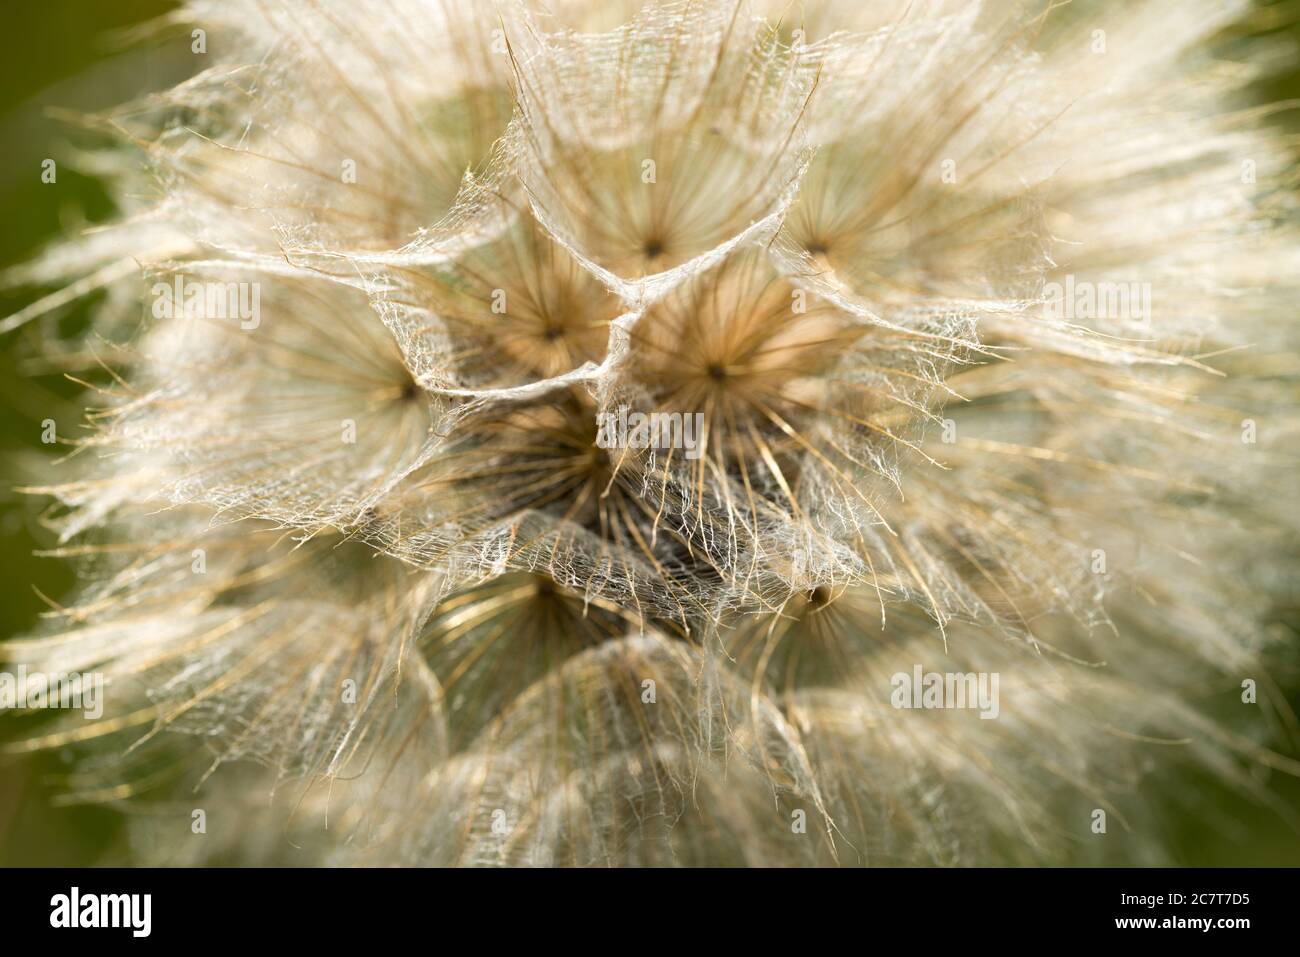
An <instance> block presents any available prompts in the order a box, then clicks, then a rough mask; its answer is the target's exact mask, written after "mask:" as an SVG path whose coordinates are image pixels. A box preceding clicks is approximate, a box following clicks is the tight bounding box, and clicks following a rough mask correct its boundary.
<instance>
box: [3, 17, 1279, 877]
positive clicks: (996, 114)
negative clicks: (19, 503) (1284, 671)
mask: <svg viewBox="0 0 1300 957" xmlns="http://www.w3.org/2000/svg"><path fill="white" fill-rule="evenodd" d="M1239 15H1240V10H1239V8H1238V5H1237V4H1235V3H1215V2H1200V0H1197V2H1195V3H1190V4H1189V3H1188V2H1187V0H1180V2H1178V3H1174V2H1172V0H1140V2H1134V3H1132V4H1123V5H1112V4H1103V3H1099V2H1098V3H1091V2H1087V3H1080V4H1076V5H1074V6H1072V7H1070V8H1068V9H1060V8H1059V7H1058V6H1054V5H1048V4H1043V5H1035V4H1031V3H1022V2H1018V0H998V2H988V3H984V4H975V3H968V2H956V0H953V2H949V0H923V2H910V3H909V2H904V0H882V2H879V3H873V4H861V3H857V2H849V0H844V2H837V0H824V2H811V0H809V2H807V3H798V2H796V3H786V2H783V0H782V2H776V0H774V2H757V3H749V2H741V0H673V2H664V3H650V2H647V3H633V2H626V3H602V2H598V0H565V2H562V3H554V4H551V3H543V2H542V0H528V2H515V0H499V2H495V3H494V2H489V0H479V2H475V3H467V2H450V0H448V2H439V0H365V2H360V3H358V2H356V0H348V2H342V0H338V2H336V0H314V2H296V0H277V2H273V3H266V2H253V0H247V2H245V0H236V2H229V0H227V2H222V3H214V2H206V0H194V2H192V3H190V5H189V6H188V7H187V8H186V9H185V11H184V12H183V13H182V14H179V15H178V16H177V20H178V22H181V21H183V22H185V23H187V24H189V23H192V24H196V25H198V26H199V27H201V28H202V29H204V30H205V31H206V33H207V37H208V39H207V51H208V52H207V53H206V54H205V56H206V57H207V65H206V67H205V68H204V69H203V70H202V71H201V72H199V73H198V74H197V75H196V76H195V77H194V78H193V79H191V80H189V81H187V82H185V83H182V84H181V85H179V86H178V87H176V88H175V89H172V90H170V91H167V92H165V93H160V94H157V95H155V96H152V97H149V98H147V99H146V100H144V101H142V102H139V103H136V104H132V105H130V106H128V107H125V108H123V109H121V110H120V111H117V112H115V113H113V114H112V115H109V116H105V117H101V118H98V120H97V121H96V122H98V124H99V125H100V126H102V127H103V128H104V129H107V130H110V131H112V133H113V134H114V135H115V136H116V137H118V138H119V140H120V146H118V147H117V148H115V149H114V150H113V151H111V152H110V153H109V155H108V158H107V159H106V160H105V168H108V169H112V170H114V171H115V172H116V174H117V176H118V181H119V182H120V184H121V187H120V197H121V205H122V209H123V215H122V218H121V220H120V221H119V222H118V223H116V224H115V225H112V226H110V227H108V228H106V229H103V230H100V231H98V232H97V233H95V234H94V235H93V236H91V237H89V238H85V239H74V240H70V241H69V242H67V243H65V244H63V245H61V246H59V247H57V248H56V249H54V250H52V251H51V252H50V253H49V254H48V255H47V256H46V257H45V258H44V259H43V260H41V261H39V262H37V263H35V264H33V265H31V266H29V267H26V269H25V270H21V271H19V273H18V274H17V277H18V278H19V279H23V280H26V281H29V282H33V283H43V284H48V285H56V284H58V283H60V282H62V283H65V284H66V285H65V286H64V287H63V288H61V289H59V290H57V291H55V292H52V293H51V294H50V295H48V296H47V297H46V298H45V299H42V300H40V301H38V302H36V303H34V304H33V306H32V307H30V308H29V309H27V310H25V311H24V312H23V313H20V314H18V315H17V316H15V317H12V318H11V319H10V320H8V321H7V322H6V325H5V328H6V329H11V328H15V327H17V326H20V325H27V324H29V323H31V322H33V321H34V320H37V319H40V318H41V317H42V316H44V315H45V314H47V313H48V312H50V311H51V310H53V309H56V308H57V307H59V306H61V305H63V304H64V303H65V302H67V301H69V300H70V299H72V298H76V297H78V296H81V295H84V294H86V293H88V292H90V291H92V290H93V289H96V288H109V289H110V291H111V293H112V294H111V295H110V296H109V297H108V298H107V299H106V300H105V302H104V304H103V306H102V307H100V308H99V309H98V311H97V313H96V316H97V318H96V323H95V327H94V329H93V331H92V333H91V335H90V337H89V338H88V339H87V340H86V343H87V346H86V350H80V349H78V348H77V347H76V346H75V344H72V345H69V344H68V343H64V342H61V341H59V340H58V339H57V328H56V327H55V326H53V325H49V324H47V323H46V321H45V320H44V319H41V321H40V323H39V324H38V325H39V326H40V327H41V328H42V329H43V330H44V332H45V333H46V334H47V335H46V337H45V338H44V340H43V343H44V344H43V346H42V348H44V349H45V350H46V351H47V353H48V354H49V355H51V356H66V357H67V359H68V361H69V362H70V363H71V362H74V361H75V360H76V358H77V356H78V355H82V354H84V351H89V352H90V353H92V354H93V355H94V357H95V362H96V363H97V365H98V367H99V368H100V370H101V371H100V373H99V374H98V376H97V378H95V379H94V385H93V390H92V394H93V395H94V401H95V404H94V406H93V407H92V409H91V410H90V411H89V412H88V413H87V423H86V424H87V425H88V426H90V431H89V433H88V435H87V436H86V437H85V438H79V439H77V440H76V441H75V445H76V449H75V454H74V455H72V456H70V457H69V460H68V461H66V462H64V463H62V464H60V465H59V466H58V477H57V478H56V479H52V480H51V481H49V482H45V483H41V484H40V485H39V487H34V488H33V489H32V491H35V492H38V493H40V494H43V495H49V496H52V497H53V500H54V502H55V504H54V506H52V508H51V511H50V513H49V518H50V521H51V522H52V523H53V524H54V525H55V526H57V527H58V529H59V536H60V544H59V547H58V548H57V549H55V550H54V551H55V554H58V555H61V556H64V557H67V558H69V559H72V558H77V559H79V560H81V561H82V562H83V565H82V567H83V569H84V585H83V587H82V589H81V592H80V593H79V595H78V596H77V597H76V598H75V600H74V601H72V602H71V603H70V604H67V605H62V604H60V605H53V607H52V609H51V612H50V614H49V616H48V617H49V622H48V624H47V626H46V627H44V628H43V629H42V630H41V631H40V632H39V633H38V634H35V635H33V636H31V637H30V638H29V639H27V640H23V641H17V642H12V643H10V644H8V645H6V646H4V649H3V650H4V651H5V653H6V654H7V655H8V656H9V657H10V658H12V659H13V660H14V661H21V662H22V663H23V664H24V665H25V666H26V667H28V668H30V669H32V670H33V671H42V672H46V673H56V672H70V671H78V672H97V673H103V674H104V675H106V676H107V678H108V710H107V712H106V713H105V714H104V715H103V716H101V717H100V718H99V719H98V720H95V721H90V722H86V723H73V722H68V723H65V724H63V725H60V726H57V727H52V728H41V729H37V730H36V731H34V732H33V734H32V736H30V737H28V738H25V739H24V740H23V741H22V743H20V744H19V745H18V747H19V748H20V749H32V748H40V747H54V746H74V745H75V746H77V747H78V748H79V753H80V754H81V755H82V758H81V760H82V763H81V764H80V765H78V769H79V770H78V771H77V772H76V774H75V776H74V778H73V779H72V781H71V782H70V791H71V793H72V794H73V795H74V796H75V797H77V798H81V799H85V800H102V801H113V802H116V801H126V800H131V801H135V802H140V804H141V806H142V807H143V808H144V809H148V810H151V811H152V812H153V813H149V814H137V815H135V817H136V818H137V819H138V820H139V821H140V822H141V823H140V825H139V829H138V833H139V835H140V842H141V843H140V845H139V846H140V848H141V849H142V854H144V855H146V856H153V855H159V856H163V857H169V856H170V857H172V858H173V859H176V856H177V855H178V854H180V853H184V854H186V855H194V854H197V855H198V857H197V858H194V857H192V856H191V857H186V858H185V859H187V860H193V859H198V860H204V859H206V860H244V861H263V860H272V861H274V860H289V859H306V860H311V861H339V860H362V861H369V862H402V863H437V864H540V865H551V864H571V865H588V864H633V865H635V864H664V863H680V864H690V865H708V864H725V863H745V864H759V865H764V864H795V863H829V862H840V863H851V864H856V863H900V862H902V863H996V862H1059V861H1062V860H1067V859H1068V860H1080V859H1084V860H1093V859H1095V860H1126V861H1148V860H1155V861H1159V860H1163V859H1165V857H1164V855H1165V853H1166V852H1165V849H1164V848H1163V847H1162V845H1161V840H1160V836H1159V833H1158V832H1157V831H1156V829H1154V828H1147V827H1140V826H1139V825H1138V822H1140V821H1143V820H1144V819H1146V816H1147V815H1148V814H1149V813H1150V811H1149V808H1148V807H1147V802H1146V801H1145V800H1144V799H1143V798H1141V797H1140V796H1139V794H1138V792H1137V790H1136V785H1137V782H1138V781H1139V780H1140V779H1141V778H1142V776H1143V775H1144V774H1147V773H1149V771H1150V768H1151V766H1152V765H1153V764H1154V762H1156V761H1164V762H1166V766H1167V764H1168V763H1169V762H1173V761H1176V760H1179V756H1180V755H1182V756H1185V757H1186V758H1187V759H1189V760H1192V761H1196V762H1203V763H1204V764H1205V765H1206V766H1208V767H1209V768H1210V769H1211V770H1212V771H1213V772H1214V773H1215V774H1217V775H1220V776H1222V777H1223V778H1224V779H1225V780H1228V781H1231V782H1233V783H1234V784H1238V785H1240V786H1241V787H1243V788H1247V789H1250V788H1258V782H1257V781H1256V780H1255V779H1254V778H1253V777H1252V776H1251V775H1250V774H1249V773H1247V771H1248V769H1249V768H1250V767H1256V768H1274V769H1280V770H1285V771H1288V772H1290V773H1296V772H1297V771H1300V764H1297V762H1296V761H1294V760H1292V759H1289V758H1287V757H1285V756H1283V755H1282V754H1279V753H1277V752H1275V751H1274V750H1270V748H1271V747H1274V746H1276V742H1277V739H1276V738H1275V737H1270V735H1272V734H1273V730H1272V729H1270V722H1273V723H1274V725H1276V724H1277V723H1282V722H1285V721H1290V720H1292V719H1291V718H1290V717H1289V712H1287V711H1286V710H1285V703H1284V702H1283V701H1282V700H1280V697H1279V696H1277V695H1273V694H1271V693H1270V689H1269V687H1268V681H1267V670H1266V660H1267V659H1266V658H1264V657H1261V656H1263V655H1265V654H1266V652H1267V651H1268V648H1267V646H1268V645H1269V643H1270V642H1271V641H1272V640H1273V639H1274V638H1276V637H1277V636H1278V632H1277V630H1276V629H1274V630H1270V629H1269V628H1268V627H1267V623H1268V621H1269V620H1270V617H1271V615H1272V609H1273V608H1274V607H1275V605H1276V604H1277V603H1280V602H1282V601H1284V594H1285V591H1286V588H1287V585H1288V582H1289V581H1292V580H1291V579H1290V576H1289V574H1287V573H1286V572H1285V571H1284V569H1285V567H1286V566H1285V564H1284V562H1285V558H1284V555H1285V552H1286V543H1287V541H1288V540H1289V539H1290V537H1291V536H1292V535H1294V530H1295V512H1294V509H1293V508H1290V507H1289V505H1288V502H1287V497H1288V496H1287V494H1286V493H1287V491H1288V487H1287V486H1288V475H1289V472H1288V464H1289V463H1288V460H1287V459H1286V458H1285V457H1284V455H1283V450H1284V449H1285V448H1286V447H1287V444H1288V443H1289V442H1290V441H1291V439H1292V438H1293V436H1294V435H1295V432H1296V427H1297V421H1298V420H1297V417H1296V415H1295V398H1296V396H1295V392H1294V386H1293V380H1292V381H1288V376H1290V375H1292V374H1293V373H1294V369H1295V366H1294V358H1293V353H1292V352H1291V349H1292V345H1293V344H1292V341H1291V340H1292V337H1293V334H1292V330H1291V328H1289V326H1288V322H1287V313H1286V305H1287V304H1288V303H1289V302H1291V301H1293V298H1294V296H1295V293H1296V281H1295V280H1296V277H1297V276H1300V268H1297V267H1298V266H1300V256H1297V253H1296V248H1297V247H1296V245H1295V242H1294V240H1295V233H1294V227H1295V221H1296V220H1295V204H1294V200H1293V198H1292V194H1291V193H1290V192H1288V191H1287V188H1286V187H1288V186H1290V185H1291V180H1292V178H1293V167H1292V166H1291V161H1290V159H1289V158H1288V156H1287V155H1286V153H1285V152H1284V149H1283V144H1281V143H1280V142H1279V141H1278V140H1277V138H1276V137H1275V136H1274V135H1273V134H1271V133H1270V132H1268V131H1267V128H1266V127H1265V126H1264V125H1263V124H1262V122H1261V120H1260V117H1259V115H1258V112H1257V111H1251V110H1249V109H1247V108H1245V107H1244V106H1243V105H1242V101H1241V100H1240V98H1239V91H1240V89H1241V87H1242V86H1243V84H1244V83H1245V82H1246V81H1247V80H1249V79H1250V78H1251V77H1252V69H1250V68H1248V67H1247V66H1246V65H1244V64H1242V63H1235V64H1229V63H1228V62H1226V61H1224V60H1216V59H1214V58H1213V57H1212V54H1213V53H1214V51H1215V49H1216V48H1215V47H1214V46H1213V44H1212V42H1211V41H1212V40H1213V39H1214V38H1215V37H1216V35H1217V34H1218V33H1219V32H1220V31H1221V30H1223V28H1224V27H1226V26H1227V25H1229V24H1231V23H1232V22H1233V21H1234V18H1236V17H1238V16H1239ZM1257 49H1259V50H1262V51H1263V53H1262V54H1261V56H1264V55H1266V54H1267V53H1268V49H1267V48H1266V47H1258V48H1257ZM142 303H143V305H144V308H143V309H142V307H141V304H142ZM32 328H35V326H33V327H32ZM1256 684H1259V685H1261V686H1262V687H1261V688H1260V691H1259V699H1258V701H1256V699H1255V698H1254V697H1253V696H1252V697H1251V698H1250V702H1251V703H1252V704H1254V705H1255V707H1254V708H1252V709H1251V710H1250V717H1247V718H1243V719H1236V720H1233V719H1225V718H1224V717H1223V714H1222V713H1217V714H1212V712H1216V711H1217V712H1222V711H1223V709H1216V708H1215V707H1214V700H1215V699H1216V697H1217V699H1218V700H1227V701H1235V700H1236V697H1237V696H1238V695H1239V694H1241V695H1242V700H1243V701H1244V700H1245V692H1242V691H1241V689H1242V688H1243V687H1246V686H1247V685H1248V686H1249V687H1250V688H1251V689H1254V688H1255V686H1256ZM1261 715H1262V716H1263V717H1262V718H1261ZM184 735H190V736H194V737H196V738H197V739H198V740H199V741H201V742H202V743H203V746H204V747H203V749H202V751H203V752H204V753H196V749H192V748H188V747H186V745H185V744H184V742H185V741H186V740H188V739H187V738H186V737H184ZM225 764H232V765H235V766H234V767H231V768H223V767H221V766H222V765H225ZM258 768H261V769H262V770H258ZM194 789H198V795H199V797H193V798H187V801H188V803H187V804H185V810H184V811H178V810H177V807H178V805H177V803H176V802H177V801H178V800H180V796H181V795H188V794H189V793H190V792H191V791H193V790H194ZM268 794H269V795H271V796H272V797H274V798H275V800H272V801H266V800H260V801H259V800H253V799H252V798H251V797H250V796H252V797H256V796H258V795H261V796H262V797H263V798H264V797H265V796H266V795H268ZM196 802H197V803H200V804H202V805H203V806H204V807H206V808H207V809H208V818H207V821H208V823H207V827H208V828H209V829H210V831H211V832H213V833H214V834H216V833H219V834H220V835H221V836H220V837H219V838H218V839H217V840H213V841H211V842H210V844H209V845H208V846H207V847H206V849H205V850H202V851H199V852H195V851H193V849H192V845H187V847H188V848H189V849H187V850H185V851H184V852H181V851H179V850H177V848H176V846H175V845H176V841H175V839H174V838H169V837H168V835H169V834H175V833H188V832H187V831H186V828H187V827H188V826H189V807H190V805H192V804H194V803H196ZM1107 815H1110V816H1111V817H1112V818H1114V819H1115V821H1116V822H1118V823H1119V824H1120V825H1122V826H1124V827H1131V828H1133V829H1134V833H1135V837H1134V838H1133V839H1132V840H1129V841H1126V843H1125V847H1124V849H1123V850H1116V849H1115V848H1114V847H1113V846H1111V847H1106V846H1103V844H1102V842H1101V836H1102V835H1104V834H1105V831H1106V824H1105V821H1106V819H1107ZM1099 821H1100V822H1101V823H1100V827H1099V826H1098V822H1099ZM1089 842H1093V843H1089ZM291 849H292V850H291ZM294 855H298V856H297V857H295V856H294Z"/></svg>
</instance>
